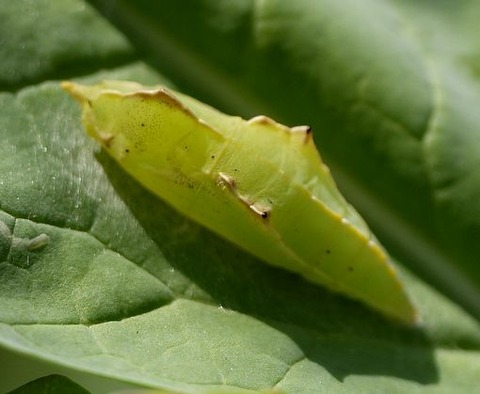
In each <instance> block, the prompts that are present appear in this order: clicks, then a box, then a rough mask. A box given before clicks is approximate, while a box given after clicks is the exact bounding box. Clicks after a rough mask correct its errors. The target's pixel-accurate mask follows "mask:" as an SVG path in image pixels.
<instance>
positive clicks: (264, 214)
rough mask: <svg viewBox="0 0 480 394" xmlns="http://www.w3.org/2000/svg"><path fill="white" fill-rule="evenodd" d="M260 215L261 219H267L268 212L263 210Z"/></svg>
mask: <svg viewBox="0 0 480 394" xmlns="http://www.w3.org/2000/svg"><path fill="white" fill-rule="evenodd" d="M261 216H262V218H263V219H267V218H268V212H265V211H263V212H262V214H261Z"/></svg>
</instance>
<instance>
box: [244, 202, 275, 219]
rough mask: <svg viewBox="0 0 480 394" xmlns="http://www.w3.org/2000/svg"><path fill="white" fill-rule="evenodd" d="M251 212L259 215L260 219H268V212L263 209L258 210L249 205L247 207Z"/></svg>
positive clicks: (256, 207) (254, 206)
mask: <svg viewBox="0 0 480 394" xmlns="http://www.w3.org/2000/svg"><path fill="white" fill-rule="evenodd" d="M248 207H249V208H250V209H251V210H252V211H253V212H255V213H256V214H257V215H259V216H260V217H261V218H262V219H268V214H269V212H270V211H269V210H266V209H264V208H260V207H258V206H256V205H255V204H250V205H249V206H248Z"/></svg>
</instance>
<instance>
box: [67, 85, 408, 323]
mask: <svg viewBox="0 0 480 394" xmlns="http://www.w3.org/2000/svg"><path fill="white" fill-rule="evenodd" d="M62 86H63V88H64V89H65V90H67V91H68V92H69V93H70V94H72V95H73V96H74V97H75V98H76V99H78V100H79V101H80V103H81V105H82V108H83V123H84V126H85V128H86V130H87V132H88V133H89V134H90V135H91V136H92V137H93V138H95V139H96V140H97V141H98V142H99V143H100V144H101V145H102V146H103V147H104V149H105V150H106V151H107V152H109V154H110V155H111V156H112V157H113V158H115V159H116V160H117V161H118V163H119V164H120V165H121V166H122V167H123V168H124V169H125V170H126V171H127V172H128V173H130V174H131V175H132V176H134V177H135V178H136V179H137V180H138V181H139V182H140V183H142V184H143V185H144V186H145V187H147V188H148V189H150V190H151V191H153V192H154V193H155V194H157V195H158V196H159V197H161V198H162V199H164V200H165V201H167V202H168V203H169V204H171V205H172V206H173V207H175V208H176V209H177V210H178V211H180V212H182V213H183V214H185V215H186V216H188V217H190V218H191V219H193V220H195V221H197V222H199V223H200V224H202V225H204V226H205V227H207V228H209V229H210V230H212V231H214V232H216V233H217V234H219V235H221V236H223V237H225V238H226V239H228V240H230V241H231V242H233V243H235V244H237V245H239V246H240V247H242V248H244V249H246V250H247V251H249V252H250V253H252V254H254V255H255V256H257V257H259V258H260V259H262V260H264V261H266V262H268V263H270V264H273V265H275V266H278V267H282V268H285V269H288V270H290V271H294V272H296V273H298V274H301V275H302V276H304V277H305V278H306V279H308V280H310V281H313V282H315V283H319V284H322V285H324V286H326V287H328V288H329V289H331V290H333V291H337V292H340V293H343V294H345V295H348V296H350V297H352V298H355V299H358V300H361V301H363V302H365V303H366V304H368V305H370V306H371V307H373V308H375V309H377V310H379V311H381V312H383V313H384V314H386V315H388V316H390V317H393V318H396V319H398V320H401V321H403V322H406V323H408V324H411V323H414V322H415V321H416V319H417V315H416V312H415V309H414V307H413V306H412V304H411V302H410V301H409V299H408V297H407V295H406V294H405V291H404V289H403V286H402V284H401V283H400V281H399V279H398V277H397V275H396V273H395V271H394V268H393V267H392V265H391V264H390V262H389V259H388V256H387V255H386V253H385V252H384V251H383V249H382V247H381V246H380V245H379V244H378V242H377V241H376V239H375V238H374V236H373V235H372V233H371V232H370V230H369V229H368V227H367V225H366V224H365V222H364V221H363V219H362V218H361V217H360V215H359V214H358V213H357V212H356V211H355V210H354V209H353V208H352V207H351V206H350V205H349V204H348V203H347V202H346V201H345V199H344V198H343V196H342V195H341V194H340V192H339V191H338V189H337V187H336V185H335V182H334V180H333V179H332V177H331V175H330V171H329V169H328V168H327V167H326V166H325V164H323V162H322V161H321V159H320V156H319V154H318V152H317V150H316V148H315V145H314V142H313V140H312V138H311V133H310V128H308V127H306V126H299V127H293V128H289V127H286V126H283V125H281V124H279V123H276V122H275V121H273V120H271V119H270V118H267V117H265V116H257V117H255V118H252V119H250V120H244V119H241V118H239V117H233V116H227V115H225V114H223V113H220V112H218V111H217V110H215V109H213V108H211V107H209V106H207V105H205V104H202V103H200V102H198V101H196V100H194V99H193V98H191V97H188V96H185V95H183V94H180V93H176V92H175V93H174V92H172V91H170V90H167V89H165V88H162V87H160V88H145V87H143V86H141V85H138V84H136V83H131V82H116V81H109V82H103V83H101V84H99V85H95V86H82V85H78V84H75V83H71V82H64V83H63V85H62Z"/></svg>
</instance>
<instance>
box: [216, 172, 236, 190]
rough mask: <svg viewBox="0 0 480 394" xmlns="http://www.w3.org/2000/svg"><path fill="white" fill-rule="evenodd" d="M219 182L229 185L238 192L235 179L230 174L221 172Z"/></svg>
mask: <svg viewBox="0 0 480 394" xmlns="http://www.w3.org/2000/svg"><path fill="white" fill-rule="evenodd" d="M218 183H219V184H220V185H227V186H228V187H229V189H230V190H231V191H233V192H235V194H236V192H237V190H236V185H235V180H234V179H233V178H232V177H231V176H230V175H227V174H225V173H224V172H219V173H218Z"/></svg>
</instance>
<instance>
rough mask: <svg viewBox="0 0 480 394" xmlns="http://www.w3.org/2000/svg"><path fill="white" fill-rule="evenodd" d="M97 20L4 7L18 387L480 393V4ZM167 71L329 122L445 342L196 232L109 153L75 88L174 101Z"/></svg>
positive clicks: (71, 4)
mask: <svg viewBox="0 0 480 394" xmlns="http://www.w3.org/2000/svg"><path fill="white" fill-rule="evenodd" d="M97 5H98V7H99V8H101V9H102V12H103V13H104V15H106V16H104V17H102V16H101V15H100V14H99V13H98V12H97V11H96V10H95V9H94V8H93V7H92V6H91V5H88V4H86V3H83V2H81V1H79V0H61V1H60V0H56V1H52V0H50V1H47V0H39V1H36V2H30V1H26V0H25V1H17V2H7V1H4V2H3V3H2V6H1V7H0V21H1V23H0V36H1V37H3V39H2V41H1V42H2V45H0V55H1V58H2V62H0V71H1V72H0V75H1V77H0V87H1V88H2V89H3V93H1V94H0V114H1V116H0V136H1V137H0V138H1V141H2V144H0V158H1V160H0V256H1V260H0V261H1V263H0V277H1V279H0V343H1V344H2V347H3V351H4V353H3V354H5V357H2V359H4V360H5V361H4V363H3V364H5V366H4V367H3V369H2V372H1V373H0V391H8V390H12V389H14V388H16V387H18V386H20V385H22V384H24V383H26V382H28V381H30V380H32V379H34V378H36V377H38V376H39V375H38V372H37V371H38V370H39V368H47V366H48V369H49V370H50V371H51V372H49V373H61V374H62V375H67V376H69V377H70V376H71V375H75V374H77V375H78V376H79V378H75V379H74V380H75V381H76V382H79V383H80V384H82V385H84V386H85V387H87V388H88V389H89V390H91V391H92V392H105V391H107V390H104V389H103V388H101V387H103V386H101V385H100V383H98V382H97V381H95V379H93V378H95V377H97V378H98V379H100V377H104V378H107V380H108V382H110V383H111V384H112V385H114V386H115V385H116V387H118V386H119V385H124V386H125V387H132V386H131V385H134V386H137V387H138V386H141V387H150V388H154V389H163V390H172V391H180V392H190V393H199V392H200V393H201V392H205V391H208V390H211V391H214V390H218V389H221V390H224V391H225V390H226V392H228V390H229V391H230V392H232V393H234V392H235V393H236V392H242V390H243V392H248V390H250V391H253V392H255V391H260V390H268V389H272V388H275V389H278V390H280V391H282V392H285V393H312V392H319V391H326V392H331V391H335V392H341V391H344V392H352V391H355V392H375V391H377V392H392V391H394V392H407V391H408V392H415V391H422V392H423V391H432V392H440V391H443V392H448V391H453V390H455V392H473V391H475V388H476V387H475V386H478V385H477V382H478V375H479V373H480V370H479V369H480V367H479V366H480V354H479V349H480V327H479V324H478V320H474V319H473V318H472V317H471V316H469V315H468V314H467V313H466V312H464V311H463V310H462V308H461V307H460V306H459V305H457V302H461V303H462V304H463V305H467V306H468V307H469V308H470V310H471V311H472V312H473V313H475V314H476V316H478V302H477V305H475V303H474V302H472V300H478V298H475V297H478V294H479V288H480V280H479V277H480V270H479V268H478V264H475V262H476V261H478V257H479V256H480V251H479V248H480V247H479V246H478V245H479V244H478V242H475V240H476V239H478V237H475V235H478V229H479V226H478V225H479V217H480V215H478V214H477V210H478V204H479V203H478V201H477V199H475V198H474V195H475V194H476V193H475V191H476V190H477V189H478V188H480V185H479V182H480V180H478V176H477V175H476V173H477V172H476V171H474V170H475V169H476V166H475V161H476V160H477V157H480V156H479V155H478V149H479V148H478V143H477V140H478V138H476V135H477V134H478V126H477V125H478V124H480V123H479V122H478V121H477V119H476V117H478V116H479V115H478V111H476V108H474V106H475V104H476V103H478V91H479V90H478V75H479V71H478V70H479V69H480V68H479V66H478V64H479V53H480V52H479V50H478V49H479V47H478V37H479V35H478V34H475V33H476V32H477V31H476V29H478V28H477V27H476V26H477V24H476V20H477V19H478V18H477V19H476V17H475V16H477V17H478V15H479V12H480V10H479V7H478V5H476V3H475V2H473V1H472V2H467V1H460V2H456V3H455V7H453V6H450V5H449V4H448V3H446V2H442V3H438V2H435V3H433V2H422V3H421V4H418V2H413V1H411V2H409V1H403V2H400V1H397V2H395V1H389V2H378V1H373V0H371V1H366V2H362V4H361V5H360V3H358V2H354V1H350V2H348V4H347V3H342V5H340V4H339V3H338V2H334V1H321V2H320V1H310V2H307V1H298V2H291V1H280V0H278V1H268V2H267V1H264V2H255V3H254V2H252V1H231V2H215V1H207V0H203V1H198V0H197V1H182V2H176V1H163V2H155V3H152V2H146V1H143V2H135V3H132V2H123V1H115V2H103V3H102V4H100V2H99V3H98V4H97ZM150 7H153V8H150ZM451 7H453V8H451ZM112 22H113V23H115V24H117V26H118V27H117V28H114V27H113V26H112V24H111V23H112ZM160 73H162V74H163V75H165V76H167V77H168V80H170V81H171V82H170V84H171V85H172V84H175V85H176V87H177V88H180V89H181V90H183V91H185V92H187V93H189V94H192V95H194V96H196V97H197V98H199V99H201V100H204V101H207V102H210V103H212V104H215V105H216V106H219V107H221V108H223V109H224V110H225V109H226V110H228V111H229V112H230V113H233V114H239V115H243V116H248V115H253V114H259V113H264V114H266V115H271V116H273V117H274V118H277V119H279V120H281V121H283V122H285V123H288V124H291V125H294V124H304V123H310V124H311V125H312V126H313V128H314V135H315V138H316V141H317V145H318V146H319V148H320V150H321V152H322V153H323V154H324V157H326V159H327V161H328V162H329V164H330V165H332V167H333V169H334V175H336V177H337V179H338V180H340V182H341V186H342V187H343V189H344V190H345V191H346V193H347V196H348V197H349V198H350V200H351V201H352V202H354V203H356V204H355V205H356V206H357V207H358V208H359V209H361V210H362V211H363V213H364V214H365V216H366V217H367V219H369V222H370V224H372V225H373V226H374V227H376V228H377V230H378V235H379V236H380V237H381V238H383V240H384V241H386V242H388V246H389V248H390V250H391V251H392V252H394V253H396V256H398V257H399V259H398V260H399V263H400V262H401V263H402V264H405V265H408V266H409V267H410V270H411V271H415V272H416V273H417V274H420V275H421V277H422V280H420V279H418V278H417V277H415V276H414V275H413V274H411V273H409V272H408V271H407V270H405V269H402V275H403V277H404V279H405V282H406V284H407V290H408V292H409V293H410V294H411V295H412V298H413V300H414V302H415V304H416V305H417V306H418V308H419V311H420V315H421V316H422V318H423V325H422V326H421V327H418V328H414V329H408V328H405V327H401V326H399V325H397V324H395V323H393V322H389V321H386V320H385V319H384V318H383V317H381V316H379V315H377V314H376V313H374V312H372V311H370V310H369V309H368V308H366V307H363V306H362V305H361V304H359V303H355V302H353V301H350V300H347V299H344V298H342V297H340V296H338V295H335V294H332V293H329V292H328V291H326V290H323V289H321V288H319V287H317V286H314V285H312V284H309V283H306V282H305V281H303V280H302V279H300V278H299V277H297V276H295V275H293V274H289V273H286V272H283V271H281V270H277V269H274V268H270V267H268V266H266V265H264V264H261V263H260V262H258V261H256V260H255V259H254V258H253V257H251V256H249V255H248V254H246V253H244V252H242V251H240V250H238V249H236V248H235V247H234V246H232V245H231V244H229V243H227V242H225V241H223V240H221V239H219V238H218V237H216V236H214V235H213V234H211V233H209V232H208V231H206V230H204V229H203V228H201V227H199V226H197V225H195V224H193V223H192V222H190V221H188V220H187V219H186V218H184V217H183V216H181V215H179V214H178V213H176V212H175V211H174V210H172V209H171V208H170V207H168V206H166V205H165V204H164V203H162V202H161V201H159V200H158V199H157V198H155V197H154V196H153V195H151V194H149V193H148V192H147V191H145V190H144V189H143V188H142V187H141V186H139V185H138V184H137V183H136V182H135V181H134V180H133V179H131V178H130V177H129V176H127V175H126V174H125V173H124V172H122V171H121V170H120V168H119V167H118V166H117V165H116V164H115V163H114V162H112V161H111V160H110V159H109V158H108V157H107V156H106V155H105V154H104V153H102V152H101V151H99V150H98V149H97V148H96V146H95V144H94V142H93V141H90V140H89V139H88V137H87V136H86V135H85V134H84V132H83V130H82V126H81V124H80V114H79V111H78V109H77V108H76V106H75V104H74V103H73V102H71V100H70V99H69V98H68V97H67V96H66V94H65V93H64V92H62V91H61V90H60V88H59V85H58V82H59V80H60V79H65V78H69V79H79V80H81V81H82V82H93V81H98V80H100V79H106V78H108V79H130V80H136V81H138V82H140V83H144V84H154V83H164V84H165V83H167V84H168V80H167V78H166V77H164V76H162V75H161V74H160ZM42 234H45V236H46V237H47V238H45V237H43V238H41V239H43V240H44V241H45V242H41V243H40V244H38V243H37V245H39V246H38V247H37V248H29V247H28V246H29V245H30V243H29V242H30V241H31V240H33V239H37V240H38V238H36V237H38V236H40V235H42ZM451 272H454V273H455V276H453V274H451ZM442 276H448V277H449V278H450V279H451V280H450V281H449V282H450V283H446V282H447V281H446V280H442ZM467 279H469V281H470V286H471V287H470V289H469V290H468V291H466V290H465V286H464V285H465V283H466V282H467ZM432 284H433V285H435V286H437V287H438V288H439V289H440V290H441V291H443V292H444V293H445V294H448V298H447V296H444V295H440V294H439V293H438V292H437V291H436V290H433V289H432V287H431V285H432ZM469 300H470V302H469ZM476 307H477V309H476ZM35 362H37V363H38V365H39V366H38V367H35V366H34V365H35ZM40 365H41V366H42V367H40ZM20 372H21V373H20ZM92 379H93V380H92ZM103 383H105V382H103Z"/></svg>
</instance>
